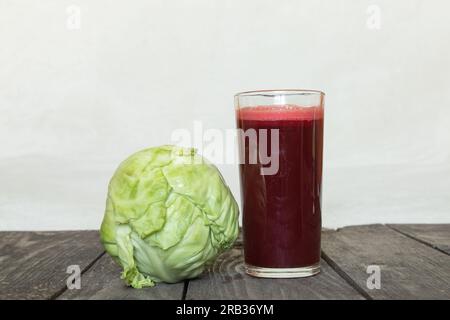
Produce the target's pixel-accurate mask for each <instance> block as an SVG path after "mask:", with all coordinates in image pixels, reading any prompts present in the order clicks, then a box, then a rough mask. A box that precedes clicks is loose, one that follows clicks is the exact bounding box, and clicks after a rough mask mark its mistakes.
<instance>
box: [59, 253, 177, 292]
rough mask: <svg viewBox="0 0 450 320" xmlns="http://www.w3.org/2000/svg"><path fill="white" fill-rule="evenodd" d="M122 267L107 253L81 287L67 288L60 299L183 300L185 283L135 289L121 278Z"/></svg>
mask: <svg viewBox="0 0 450 320" xmlns="http://www.w3.org/2000/svg"><path fill="white" fill-rule="evenodd" d="M120 271H121V268H120V267H119V266H118V265H117V264H116V263H115V262H114V261H113V260H112V259H111V257H110V256H109V255H107V254H105V255H104V256H103V257H101V258H100V259H99V260H98V261H97V262H96V263H95V264H94V265H93V266H92V267H91V268H90V269H89V270H88V271H87V272H86V273H85V274H83V276H82V278H81V289H79V290H77V289H73V290H66V291H65V292H64V293H63V294H62V295H61V296H59V297H58V299H93V300H118V299H121V300H122V299H123V300H131V299H133V300H152V299H173V300H181V298H182V296H183V289H184V283H177V284H164V283H158V284H157V285H156V286H154V287H151V288H143V289H133V288H131V287H127V286H126V285H125V283H124V281H123V280H122V279H120Z"/></svg>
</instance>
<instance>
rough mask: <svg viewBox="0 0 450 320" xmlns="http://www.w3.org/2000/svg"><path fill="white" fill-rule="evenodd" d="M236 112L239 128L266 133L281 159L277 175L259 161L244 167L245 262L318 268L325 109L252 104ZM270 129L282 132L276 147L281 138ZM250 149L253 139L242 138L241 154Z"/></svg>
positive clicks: (267, 265) (242, 185) (241, 165)
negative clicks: (263, 170) (268, 172)
mask: <svg viewBox="0 0 450 320" xmlns="http://www.w3.org/2000/svg"><path fill="white" fill-rule="evenodd" d="M236 112H237V115H236V116H237V126H238V128H239V129H242V130H244V132H245V131H246V130H248V129H255V130H256V131H257V132H260V131H261V129H266V130H267V131H266V132H267V149H268V153H270V154H271V156H272V157H273V156H278V161H279V163H278V171H277V172H276V173H275V174H271V175H262V174H261V170H260V169H261V167H263V164H261V163H259V162H257V163H249V162H248V161H246V162H245V163H242V164H240V178H241V196H242V206H243V208H242V210H243V231H244V245H245V262H246V264H248V265H251V266H257V267H262V268H299V267H309V266H313V265H317V264H318V263H319V262H320V232H321V189H322V152H323V151H322V150H323V106H307V107H302V106H297V105H282V106H280V105H276V106H252V107H242V108H239V109H237V111H236ZM271 129H278V148H275V149H274V147H273V146H272V139H274V138H275V137H276V136H275V135H274V133H273V132H274V131H271ZM263 131H264V130H263ZM257 139H258V142H257V147H258V148H260V147H261V145H260V144H261V143H262V140H261V139H260V137H259V136H258V138H257ZM265 142H266V141H264V143H265ZM253 147H254V144H253ZM250 148H252V144H251V143H249V140H248V139H243V140H242V141H241V153H242V151H244V152H245V155H247V157H248V155H249V153H250V152H251V151H252V150H250ZM276 149H278V150H276ZM258 152H259V151H258ZM241 159H242V154H241ZM241 162H242V161H241Z"/></svg>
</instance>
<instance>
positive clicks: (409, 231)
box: [388, 224, 450, 254]
mask: <svg viewBox="0 0 450 320" xmlns="http://www.w3.org/2000/svg"><path fill="white" fill-rule="evenodd" d="M388 226H389V227H390V228H393V229H395V230H397V231H399V232H401V233H403V234H406V235H408V236H410V237H412V238H414V239H416V240H418V241H421V242H424V243H426V244H428V245H430V246H432V247H433V248H435V249H437V250H440V251H442V252H445V253H447V254H450V224H390V225H388Z"/></svg>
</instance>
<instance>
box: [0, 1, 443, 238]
mask: <svg viewBox="0 0 450 320" xmlns="http://www.w3.org/2000/svg"><path fill="white" fill-rule="evenodd" d="M70 5H75V6H78V7H79V8H80V10H81V16H80V17H81V20H80V21H81V24H80V28H79V29H73V27H74V26H75V27H76V24H75V25H74V24H73V20H71V18H73V12H69V13H68V12H67V11H66V10H67V8H68V7H69V6H70ZM370 5H375V6H377V7H375V8H379V9H380V14H381V20H380V28H379V29H371V28H370V27H373V26H376V23H375V25H374V24H373V21H374V20H371V19H372V18H374V16H373V13H374V12H373V11H371V10H372V9H370V8H373V7H369V6H370ZM368 8H369V11H367V10H368ZM375 14H376V13H375ZM449 14H450V2H448V1H445V0H431V1H424V0H422V1H420V0H413V1H411V0H408V1H407V0H397V1H387V0H383V1H382V0H372V1H364V0H345V1H332V0H326V1H325V0H323V1H312V0H309V1H299V0H278V1H275V0H272V1H267V0H264V1H262V0H247V1H239V0H227V1H211V0H190V1H181V0H176V1H175V0H172V1H164V0H158V1H157V0H153V1H144V0H135V1H110V0H108V1H107V0H95V1H92V0H90V1H88V0H74V1H65V0H43V1H32V0H0V229H1V230H25V229H84V228H98V227H99V224H100V222H101V219H102V215H103V209H104V201H105V196H106V188H107V183H108V180H109V178H110V176H111V175H112V173H113V171H114V169H115V167H116V166H117V164H118V163H119V162H120V161H121V160H122V159H124V158H125V157H126V156H128V155H129V154H130V153H132V152H134V151H136V150H139V149H142V148H145V147H147V146H153V145H160V144H166V143H168V142H170V136H171V133H172V132H173V130H175V129H177V128H188V129H189V128H192V126H193V121H194V120H200V121H203V124H204V126H205V127H206V128H220V129H227V128H233V127H234V118H233V117H234V113H233V94H234V93H235V92H238V91H243V90H250V89H262V88H313V89H321V90H323V91H325V92H326V93H327V97H326V108H327V109H326V137H325V139H326V149H325V156H326V159H325V164H326V170H325V177H324V178H325V180H324V182H325V190H324V195H323V202H324V211H323V222H324V225H325V226H327V227H338V226H342V225H351V224H362V223H372V222H405V223H412V222H421V223H426V222H428V223H432V222H447V223H448V222H450V20H449V18H448V17H449ZM375 18H376V17H375ZM71 23H72V24H71ZM368 23H369V24H368ZM220 169H221V171H222V172H223V174H224V176H225V178H226V180H227V181H228V183H229V185H230V186H231V188H232V191H233V192H234V194H235V195H236V197H237V198H239V185H238V172H237V167H236V166H233V165H221V166H220Z"/></svg>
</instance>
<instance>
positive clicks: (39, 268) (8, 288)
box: [0, 231, 103, 300]
mask: <svg viewBox="0 0 450 320" xmlns="http://www.w3.org/2000/svg"><path fill="white" fill-rule="evenodd" d="M102 252H103V247H102V246H101V244H100V241H99V235H98V231H64V232H0V266H1V267H0V300H1V299H50V298H51V297H52V296H54V295H56V294H57V293H58V292H60V291H61V290H63V289H64V288H65V287H66V279H67V277H68V276H70V274H68V273H67V272H66V271H67V267H68V266H70V265H79V267H80V269H81V270H84V269H85V268H87V267H88V266H89V264H91V263H92V262H93V261H94V260H95V259H96V258H98V257H99V256H100V255H101V254H102Z"/></svg>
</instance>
